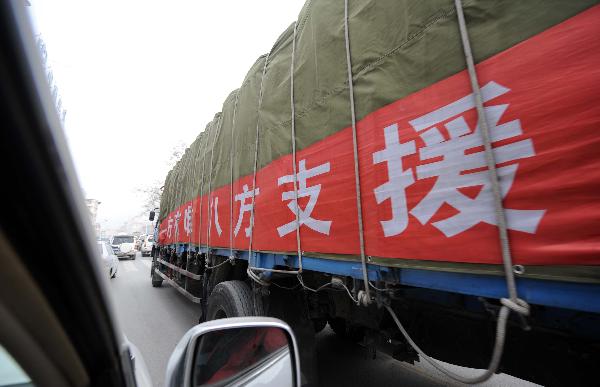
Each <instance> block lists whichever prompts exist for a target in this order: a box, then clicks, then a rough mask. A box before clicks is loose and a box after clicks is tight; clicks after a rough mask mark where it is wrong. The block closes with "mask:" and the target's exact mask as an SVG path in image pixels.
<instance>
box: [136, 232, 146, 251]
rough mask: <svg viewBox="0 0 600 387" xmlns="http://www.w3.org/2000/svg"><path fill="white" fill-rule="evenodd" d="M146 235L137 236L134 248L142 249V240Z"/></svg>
mask: <svg viewBox="0 0 600 387" xmlns="http://www.w3.org/2000/svg"><path fill="white" fill-rule="evenodd" d="M144 237H145V235H139V236H136V237H135V242H134V248H135V249H136V250H137V251H140V249H141V247H142V241H143V240H144Z"/></svg>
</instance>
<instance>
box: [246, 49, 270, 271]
mask: <svg viewBox="0 0 600 387" xmlns="http://www.w3.org/2000/svg"><path fill="white" fill-rule="evenodd" d="M269 55H270V53H269V54H267V55H266V57H265V64H264V66H263V70H262V75H261V77H260V88H259V92H258V107H257V109H256V139H255V143H254V172H253V175H252V206H251V207H250V242H249V244H248V266H249V268H248V270H250V267H252V240H253V239H252V236H253V235H254V212H255V211H254V204H255V199H256V169H257V168H258V139H259V134H260V108H261V106H262V99H263V85H264V80H265V73H266V72H267V62H268V61H269Z"/></svg>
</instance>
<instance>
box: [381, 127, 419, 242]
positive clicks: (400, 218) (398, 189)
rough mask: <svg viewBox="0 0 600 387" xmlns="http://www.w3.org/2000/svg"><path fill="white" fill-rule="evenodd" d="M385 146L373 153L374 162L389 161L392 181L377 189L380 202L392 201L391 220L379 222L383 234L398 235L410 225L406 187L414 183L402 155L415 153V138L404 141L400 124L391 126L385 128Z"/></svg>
mask: <svg viewBox="0 0 600 387" xmlns="http://www.w3.org/2000/svg"><path fill="white" fill-rule="evenodd" d="M383 131H384V136H385V149H383V150H380V151H377V152H375V153H373V164H379V163H384V162H385V163H387V170H388V176H389V180H388V181H387V182H386V183H383V184H382V185H380V186H379V187H377V188H375V199H376V200H377V204H381V203H382V202H383V201H384V200H386V199H390V200H391V203H392V219H390V220H382V221H380V223H381V227H382V228H383V235H385V236H386V237H388V236H392V235H398V234H400V233H401V232H402V231H404V230H405V229H406V227H408V210H407V207H406V194H405V192H404V191H405V190H406V187H408V186H409V185H411V184H412V183H414V182H415V178H414V176H413V172H412V170H411V169H407V170H405V169H404V166H403V165H402V157H404V156H408V155H412V154H414V153H416V147H415V142H414V141H408V142H406V143H403V144H401V143H400V139H399V138H398V125H396V124H394V125H390V126H388V127H386V128H385V129H383Z"/></svg>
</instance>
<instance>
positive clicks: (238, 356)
mask: <svg viewBox="0 0 600 387" xmlns="http://www.w3.org/2000/svg"><path fill="white" fill-rule="evenodd" d="M291 347H292V346H291V345H290V344H289V343H288V337H287V335H286V333H285V331H284V330H282V329H280V328H274V327H244V328H231V329H225V330H219V331H211V332H207V333H205V334H204V335H202V336H201V337H199V338H198V341H197V345H196V349H195V353H194V368H193V371H192V372H193V374H192V380H193V385H195V386H206V385H214V386H225V385H228V384H230V383H232V382H234V381H235V382H236V384H237V383H239V382H241V381H244V383H248V384H249V385H252V384H254V383H252V381H253V380H254V381H255V382H257V381H259V380H260V382H261V383H262V382H264V381H266V380H265V379H268V380H270V381H271V382H275V381H277V382H278V384H277V385H282V386H283V385H293V371H292V362H291V360H290V348H291ZM261 383H258V384H261Z"/></svg>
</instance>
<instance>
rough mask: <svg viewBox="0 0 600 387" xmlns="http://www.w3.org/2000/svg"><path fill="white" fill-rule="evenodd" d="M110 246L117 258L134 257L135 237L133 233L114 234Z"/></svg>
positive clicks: (135, 251)
mask: <svg viewBox="0 0 600 387" xmlns="http://www.w3.org/2000/svg"><path fill="white" fill-rule="evenodd" d="M111 247H112V249H113V251H114V253H115V255H116V256H117V258H129V259H135V256H136V254H137V250H136V249H135V237H134V236H133V235H115V236H114V237H113V240H112V243H111Z"/></svg>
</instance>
